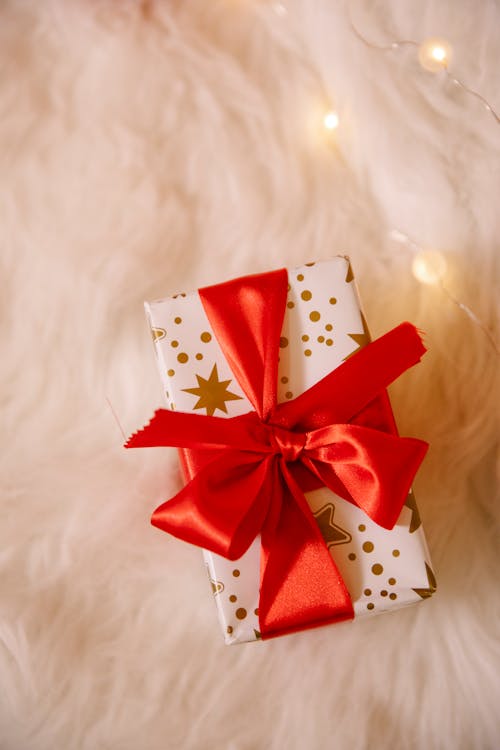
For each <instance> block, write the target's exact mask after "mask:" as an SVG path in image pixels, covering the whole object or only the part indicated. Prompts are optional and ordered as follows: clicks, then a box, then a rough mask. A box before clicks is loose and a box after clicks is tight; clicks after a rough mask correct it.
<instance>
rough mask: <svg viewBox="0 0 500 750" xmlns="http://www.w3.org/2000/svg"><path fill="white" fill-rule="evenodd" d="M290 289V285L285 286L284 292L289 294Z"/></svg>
mask: <svg viewBox="0 0 500 750" xmlns="http://www.w3.org/2000/svg"><path fill="white" fill-rule="evenodd" d="M291 288H292V287H291V286H290V284H287V285H286V290H287V292H289V291H290V289H291Z"/></svg>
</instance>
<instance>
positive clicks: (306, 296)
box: [300, 289, 312, 302]
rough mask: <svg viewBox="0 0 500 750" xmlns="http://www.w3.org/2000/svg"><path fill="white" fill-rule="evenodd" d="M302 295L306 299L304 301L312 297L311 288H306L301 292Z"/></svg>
mask: <svg viewBox="0 0 500 750" xmlns="http://www.w3.org/2000/svg"><path fill="white" fill-rule="evenodd" d="M300 296H301V297H302V299H303V300H304V302H308V301H309V300H310V299H311V297H312V294H311V292H310V291H309V289H304V291H303V292H302V293H301V295H300Z"/></svg>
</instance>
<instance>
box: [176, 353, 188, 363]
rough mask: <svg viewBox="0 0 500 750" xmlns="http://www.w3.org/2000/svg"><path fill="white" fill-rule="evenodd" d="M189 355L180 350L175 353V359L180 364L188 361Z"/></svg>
mask: <svg viewBox="0 0 500 750" xmlns="http://www.w3.org/2000/svg"><path fill="white" fill-rule="evenodd" d="M188 359H189V357H188V355H187V354H186V352H181V353H180V354H178V355H177V361H178V362H180V363H181V364H182V365H183V364H185V363H186V362H187V361H188Z"/></svg>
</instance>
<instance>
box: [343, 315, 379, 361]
mask: <svg viewBox="0 0 500 750" xmlns="http://www.w3.org/2000/svg"><path fill="white" fill-rule="evenodd" d="M361 322H362V324H363V333H348V334H347V335H348V336H349V338H350V339H352V340H353V341H354V343H355V344H357V345H358V346H357V348H356V349H355V350H354V351H353V352H351V353H350V354H348V355H347V357H344V361H345V360H346V359H349V357H352V355H353V354H356V352H359V350H360V349H361V348H362V347H363V346H366V345H367V344H369V343H370V341H371V340H372V337H371V336H370V331H369V330H368V324H367V322H366V319H365V316H364V315H363V313H361Z"/></svg>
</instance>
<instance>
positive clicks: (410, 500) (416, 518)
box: [405, 490, 422, 534]
mask: <svg viewBox="0 0 500 750" xmlns="http://www.w3.org/2000/svg"><path fill="white" fill-rule="evenodd" d="M405 505H406V507H407V508H409V509H410V510H411V521H410V534H413V532H414V531H416V530H417V529H418V527H419V526H420V524H421V523H422V521H421V520H420V513H419V512H418V508H417V501H416V500H415V495H414V494H413V490H410V491H409V493H408V497H407V498H406V500H405Z"/></svg>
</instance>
